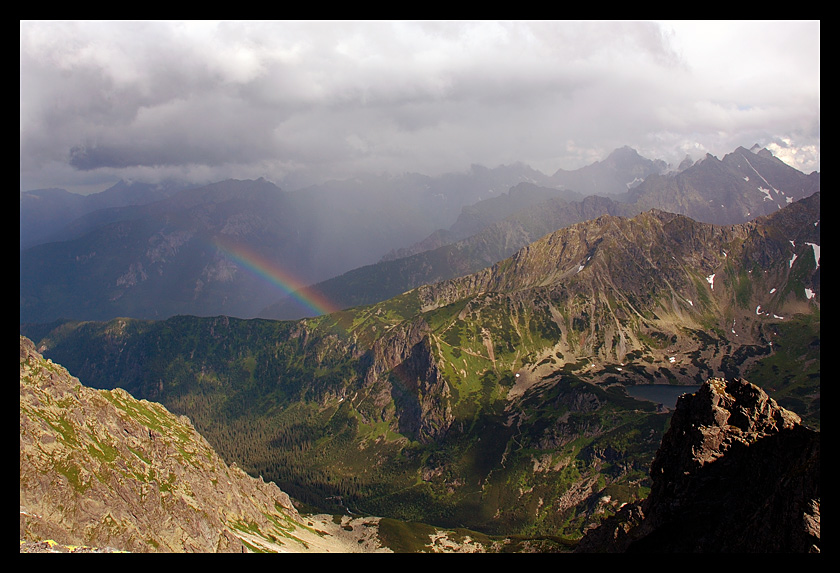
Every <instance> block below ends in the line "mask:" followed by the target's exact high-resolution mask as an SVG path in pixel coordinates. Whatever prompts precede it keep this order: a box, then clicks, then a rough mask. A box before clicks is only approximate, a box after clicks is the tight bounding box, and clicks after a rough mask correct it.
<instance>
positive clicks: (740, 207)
mask: <svg viewBox="0 0 840 573" xmlns="http://www.w3.org/2000/svg"><path fill="white" fill-rule="evenodd" d="M681 167H682V170H678V171H671V172H666V171H665V165H664V164H663V163H662V162H661V161H660V162H657V161H651V160H648V159H645V158H642V157H641V156H639V155H638V154H637V153H636V152H635V151H633V150H632V149H629V148H622V149H619V150H616V151H615V152H613V153H612V154H611V155H610V156H609V157H608V158H607V159H605V160H604V161H602V162H597V163H595V164H593V165H590V166H587V167H584V168H581V169H579V170H576V171H568V172H566V171H558V172H557V173H555V174H554V175H552V176H545V175H543V174H540V173H539V172H537V171H535V170H533V169H530V168H528V167H527V166H524V165H521V164H517V165H512V166H506V167H499V168H496V169H486V168H483V167H479V166H473V167H472V168H471V169H470V171H468V172H467V173H464V174H449V175H445V176H441V177H437V178H430V177H426V176H421V175H414V174H406V175H404V176H400V177H387V176H366V177H360V178H357V179H354V180H348V181H341V182H338V181H336V182H331V183H328V184H324V185H321V186H317V187H312V188H308V189H303V190H300V191H295V192H285V191H282V190H280V189H278V188H277V187H276V186H274V185H273V184H271V183H269V182H267V181H264V180H258V181H227V182H220V183H217V184H213V185H209V186H204V187H200V188H178V187H175V186H173V185H169V186H166V187H160V186H157V187H153V186H148V185H141V184H134V185H127V184H122V185H118V186H115V187H114V188H112V189H110V190H108V191H105V192H103V193H100V194H98V195H94V196H88V197H84V198H82V197H80V196H72V197H73V198H72V200H71V196H70V194H67V193H62V192H59V191H53V192H49V193H47V192H43V191H39V192H31V193H23V194H21V248H22V250H21V255H20V321H21V322H45V321H50V320H54V319H57V318H61V317H64V318H76V319H97V320H101V319H108V318H112V317H115V316H132V317H137V318H165V317H168V316H172V315H175V314H195V315H202V316H207V315H217V314H226V315H230V316H241V317H251V316H265V317H272V318H298V317H300V316H313V315H317V314H321V313H322V312H327V311H330V310H336V309H338V308H345V307H347V306H349V305H354V304H367V303H371V302H375V301H377V300H384V299H385V298H388V297H390V296H394V295H396V294H399V293H400V292H403V291H405V290H408V289H409V288H413V287H414V286H418V285H420V284H424V283H428V282H435V281H438V280H443V279H446V278H451V277H454V276H459V275H463V274H466V273H470V272H474V271H477V270H479V269H480V268H483V267H484V266H487V265H489V264H492V263H494V262H496V261H498V260H501V259H503V258H505V257H507V256H509V255H510V254H512V253H513V252H515V251H516V250H517V249H518V248H521V247H522V246H524V245H525V244H527V243H529V242H531V241H533V240H536V239H537V238H539V237H540V236H542V235H544V234H546V233H548V232H551V231H553V230H555V229H558V228H561V227H563V226H566V225H569V224H571V223H574V222H578V221H581V220H585V219H586V218H590V217H593V216H597V215H599V214H604V213H612V214H625V215H630V214H634V213H638V212H641V211H642V210H645V209H647V208H651V207H656V208H659V209H662V210H666V211H670V212H676V213H682V214H686V215H688V216H691V217H693V218H696V219H697V220H700V221H706V222H715V223H730V222H741V221H745V220H749V219H750V218H752V217H754V216H757V215H760V214H766V213H769V212H772V211H774V210H776V209H778V208H779V207H780V206H783V205H785V204H788V203H789V202H790V201H792V200H795V199H798V198H802V197H804V196H807V195H809V194H811V193H813V192H814V191H817V190H819V174H818V173H815V174H812V175H810V176H806V175H804V174H802V173H800V172H798V171H796V170H794V169H792V168H790V167H788V166H786V165H785V164H784V163H782V162H781V161H779V160H777V159H775V158H773V157H772V155H770V154H769V152H759V150H757V149H754V150H752V151H747V150H745V149H743V148H739V149H738V150H736V151H735V152H733V153H732V154H729V155H727V156H725V157H724V159H723V160H722V161H719V160H717V159H716V158H714V157H707V158H706V159H704V160H702V161H700V162H698V163H697V164H695V165H691V166H687V165H683V166H681ZM129 190H131V192H129ZM594 192H597V193H599V194H601V195H604V196H609V200H607V201H601V200H595V199H592V198H590V199H589V200H588V202H587V203H583V201H584V197H585V196H589V195H591V194H592V193H594ZM102 205H109V207H105V208H103V207H101V206H102ZM58 213H61V217H59V215H58ZM77 213H81V214H80V215H78V216H77ZM24 229H26V231H24ZM36 230H37V231H38V232H37V233H36ZM24 236H26V241H24ZM38 236H40V237H41V239H40V240H42V241H43V240H45V239H44V238H45V237H50V240H51V242H47V243H41V244H38V245H34V246H29V247H28V248H24V247H25V245H32V244H33V243H35V242H37V240H38V239H37V237H38ZM424 237H425V238H424ZM441 249H443V250H441ZM418 255H422V256H421V258H414V259H412V258H410V257H411V256H415V257H416V256H418ZM376 261H380V263H376ZM343 273H347V276H340V275H342V274H343ZM327 279H328V282H326V283H323V284H314V283H318V282H319V281H324V280H327ZM307 285H313V286H312V287H310V288H309V289H307Z"/></svg>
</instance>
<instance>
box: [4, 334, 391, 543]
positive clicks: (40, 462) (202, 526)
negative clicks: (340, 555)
mask: <svg viewBox="0 0 840 573" xmlns="http://www.w3.org/2000/svg"><path fill="white" fill-rule="evenodd" d="M371 520H373V521H374V522H375V521H376V519H375V518H369V519H367V521H365V520H364V519H357V520H350V519H349V518H346V517H345V518H343V519H342V520H341V521H340V522H337V521H336V520H334V519H333V518H332V517H331V516H310V517H303V516H301V515H299V514H298V512H297V511H296V510H295V508H294V506H293V505H292V503H291V500H290V499H289V496H288V495H286V494H285V493H284V492H283V491H281V490H280V489H279V488H277V486H275V484H274V483H265V482H264V481H263V480H262V479H255V478H253V477H251V476H249V475H247V474H246V473H245V472H244V471H242V470H241V469H239V468H238V467H236V465H235V464H234V465H231V466H228V465H227V464H225V463H224V461H223V460H222V459H221V458H220V457H219V456H218V455H217V454H216V452H215V451H214V450H213V449H212V448H211V447H210V445H209V444H208V443H207V441H206V440H205V439H204V438H203V437H202V436H201V435H199V434H198V432H196V430H195V428H194V427H193V426H192V424H191V423H190V421H189V419H187V418H186V417H185V416H180V417H179V416H175V415H173V414H171V413H170V412H169V411H167V410H166V409H165V408H164V407H163V406H161V405H160V404H156V403H154V402H147V401H145V400H135V399H134V398H132V397H131V396H130V395H129V394H128V393H127V392H125V391H124V390H121V389H116V390H112V391H105V390H93V389H91V388H87V387H85V386H83V385H82V384H80V383H79V381H78V379H76V378H73V377H71V376H70V375H69V373H68V372H67V371H66V370H65V369H64V368H63V367H61V366H59V365H57V364H54V363H52V362H51V361H49V360H45V359H44V358H43V357H42V356H41V355H40V354H39V353H38V352H37V351H36V350H35V347H34V345H33V344H32V342H31V341H30V340H29V339H27V338H25V337H23V336H21V338H20V539H21V552H42V551H56V549H55V547H61V548H63V547H71V548H75V549H78V547H80V546H81V547H85V548H106V549H104V550H105V551H113V550H122V551H131V552H246V551H279V552H306V551H316V552H329V551H337V552H351V551H352V552H360V551H382V550H384V549H382V548H381V547H380V546H379V543H378V539H377V537H376V527H372V525H375V523H369V522H370V521H371ZM363 521H364V523H363ZM75 549H74V550H75ZM67 551H70V550H69V549H68V550H67Z"/></svg>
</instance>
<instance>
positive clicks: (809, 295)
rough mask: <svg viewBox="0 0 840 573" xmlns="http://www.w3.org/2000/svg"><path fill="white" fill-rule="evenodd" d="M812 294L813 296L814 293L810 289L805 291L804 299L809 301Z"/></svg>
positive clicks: (812, 296)
mask: <svg viewBox="0 0 840 573" xmlns="http://www.w3.org/2000/svg"><path fill="white" fill-rule="evenodd" d="M814 294H815V293H814V291H812V290H811V289H809V288H806V289H805V297H806V298H807V299H808V300H811V299H812V298H814Z"/></svg>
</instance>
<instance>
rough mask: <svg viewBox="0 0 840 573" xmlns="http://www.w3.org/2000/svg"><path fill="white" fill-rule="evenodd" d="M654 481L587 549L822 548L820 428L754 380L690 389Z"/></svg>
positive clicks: (581, 548) (584, 544) (592, 534)
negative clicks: (804, 420) (803, 419)
mask: <svg viewBox="0 0 840 573" xmlns="http://www.w3.org/2000/svg"><path fill="white" fill-rule="evenodd" d="M651 480H652V487H651V492H650V495H649V496H648V497H647V498H646V499H645V500H643V501H641V502H637V503H633V504H627V505H625V506H624V507H623V508H622V509H621V510H620V511H619V512H618V513H617V514H616V515H614V516H612V517H610V518H608V519H606V520H605V521H604V522H603V523H602V524H601V525H600V526H598V527H597V528H594V529H592V530H590V531H589V532H588V533H587V535H586V536H585V537H584V538H583V540H582V541H581V542H580V544H579V545H578V547H577V551H578V552H581V553H589V552H628V553H655V552H662V553H673V552H680V553H685V552H698V553H699V552H751V553H752V552H755V553H819V552H820V433H819V432H817V431H814V430H812V429H809V428H808V427H806V426H804V425H802V424H801V423H800V418H799V416H797V415H796V414H794V413H793V412H790V411H788V410H785V409H784V408H781V407H779V406H778V404H776V402H775V401H774V400H773V399H772V398H770V397H768V396H767V394H765V393H764V391H762V390H761V389H760V388H758V387H757V386H755V385H753V384H750V383H749V382H747V381H745V380H740V379H736V380H723V379H720V378H713V379H710V380H709V381H707V382H706V383H705V384H704V385H703V386H702V387H701V388H700V389H699V390H698V391H697V392H696V393H695V394H685V395H683V396H681V397H680V399H679V401H678V403H677V407H676V411H675V412H674V415H673V417H672V419H671V426H670V429H669V430H668V431H667V432H666V434H665V436H664V437H663V439H662V445H661V446H660V448H659V451H658V452H657V454H656V457H655V459H654V462H653V464H652V466H651Z"/></svg>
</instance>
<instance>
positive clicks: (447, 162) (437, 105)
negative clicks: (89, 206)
mask: <svg viewBox="0 0 840 573" xmlns="http://www.w3.org/2000/svg"><path fill="white" fill-rule="evenodd" d="M20 36H21V37H20V70H21V71H20V74H21V84H20V86H21V87H20V89H21V91H20V94H21V96H20V103H21V105H20V114H21V115H20V152H21V165H20V168H21V188H22V189H29V188H34V187H38V186H41V187H43V186H64V187H67V188H69V187H68V186H69V185H72V184H73V183H74V182H78V183H79V184H80V185H81V184H91V183H92V182H93V181H95V180H97V178H99V179H100V180H101V181H102V182H103V185H104V182H106V181H113V180H114V179H116V178H119V177H132V178H138V179H153V178H156V177H157V178H162V177H168V176H171V177H179V178H187V179H193V180H202V179H205V180H213V179H222V178H225V177H260V176H265V177H267V178H269V179H272V180H275V181H278V182H280V181H282V180H283V179H284V177H286V176H287V175H290V174H293V173H308V174H309V175H310V176H311V177H313V178H314V177H320V178H325V177H341V176H348V175H350V174H352V173H354V172H357V171H361V170H372V171H383V170H386V171H391V172H397V173H398V172H402V171H421V172H425V173H429V174H434V173H440V172H443V171H448V170H461V169H464V168H466V167H467V166H468V165H470V164H471V163H481V164H484V165H488V166H495V165H498V164H500V163H511V162H514V161H523V162H526V163H529V164H531V165H532V166H534V167H536V168H538V169H542V170H544V171H546V172H553V171H554V170H556V169H557V168H558V167H564V168H573V167H578V166H580V165H583V164H585V163H589V162H591V161H594V160H598V159H602V158H603V157H604V156H605V155H606V154H607V153H609V152H610V151H611V150H612V149H614V148H616V147H620V146H622V145H630V146H633V147H635V148H636V149H637V150H639V151H640V152H641V153H643V154H644V155H647V156H649V157H663V158H666V159H669V160H675V159H681V156H682V155H684V154H685V153H686V152H693V153H695V154H698V155H699V154H702V153H705V152H706V151H709V152H712V153H715V154H719V153H726V152H727V151H730V150H731V149H733V148H734V147H735V146H737V145H752V144H753V143H756V142H758V143H762V144H767V145H770V146H774V145H775V146H776V149H777V150H778V151H779V153H786V154H787V157H788V159H790V160H791V161H798V162H800V163H801V164H802V165H808V164H810V165H811V168H815V167H814V166H816V167H818V165H819V69H820V67H819V22H792V23H788V22H778V23H777V22H769V23H749V22H733V23H729V22H709V23H692V22H676V23H663V22H487V21H481V22H207V21H200V22H21V25H20Z"/></svg>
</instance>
